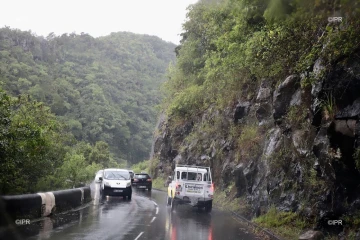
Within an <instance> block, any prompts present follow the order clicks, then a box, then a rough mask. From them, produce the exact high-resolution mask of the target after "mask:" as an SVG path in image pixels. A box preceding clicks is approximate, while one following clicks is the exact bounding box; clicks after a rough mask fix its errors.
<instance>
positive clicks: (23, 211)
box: [0, 187, 91, 226]
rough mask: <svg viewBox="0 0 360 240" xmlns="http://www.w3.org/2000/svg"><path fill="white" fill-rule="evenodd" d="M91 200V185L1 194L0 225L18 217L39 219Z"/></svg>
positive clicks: (12, 221)
mask: <svg viewBox="0 0 360 240" xmlns="http://www.w3.org/2000/svg"><path fill="white" fill-rule="evenodd" d="M90 201H91V189H90V187H81V188H74V189H67V190H60V191H53V192H45V193H34V194H23V195H12V196H0V212H1V214H0V226H4V225H8V224H10V223H14V221H16V220H17V219H30V220H31V219H37V218H41V217H47V216H50V215H52V214H56V213H61V212H64V211H67V210H70V209H74V208H76V207H79V206H81V205H82V204H85V203H88V202H90Z"/></svg>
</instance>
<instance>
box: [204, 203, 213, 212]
mask: <svg viewBox="0 0 360 240" xmlns="http://www.w3.org/2000/svg"><path fill="white" fill-rule="evenodd" d="M211 210H212V202H209V203H208V204H206V206H205V211H206V212H211Z"/></svg>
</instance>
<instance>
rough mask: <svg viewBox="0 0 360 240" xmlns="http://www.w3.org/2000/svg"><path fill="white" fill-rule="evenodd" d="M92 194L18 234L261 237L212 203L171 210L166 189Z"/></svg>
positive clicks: (34, 239)
mask: <svg viewBox="0 0 360 240" xmlns="http://www.w3.org/2000/svg"><path fill="white" fill-rule="evenodd" d="M96 188H98V186H96ZM94 198H95V200H94V202H93V203H91V204H89V205H88V206H86V207H84V208H82V209H80V210H76V211H71V212H68V213H66V214H61V215H57V216H56V217H53V218H46V219H45V220H41V221H37V222H32V223H31V224H30V225H27V226H21V227H17V229H16V232H17V233H18V235H17V236H18V238H17V239H31V240H42V239H55V240H57V239H59V240H60V239H69V240H70V239H96V240H97V239H108V240H110V239H126V240H127V239H134V240H142V239H151V240H152V239H154V240H155V239H156V240H164V239H169V240H181V239H185V240H192V239H204V240H215V239H221V240H226V239H229V240H230V239H238V240H241V239H243V240H254V239H260V238H256V237H255V236H254V235H253V234H252V233H251V232H250V231H248V230H247V228H246V224H244V223H241V222H240V221H239V220H237V219H235V218H234V217H232V216H231V215H230V214H227V213H224V212H222V211H220V210H217V209H216V208H213V211H212V212H211V213H206V212H205V211H203V210H198V209H197V208H191V207H189V206H185V205H182V206H178V207H177V209H176V210H175V211H173V212H171V210H170V207H168V206H166V203H165V198H166V193H164V192H161V191H157V190H152V192H148V191H133V197H132V200H131V201H128V200H125V199H123V198H122V197H107V198H106V199H101V198H100V196H99V193H98V192H96V191H95V196H94ZM24 236H26V237H24Z"/></svg>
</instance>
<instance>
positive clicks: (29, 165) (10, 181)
mask: <svg viewBox="0 0 360 240" xmlns="http://www.w3.org/2000/svg"><path fill="white" fill-rule="evenodd" d="M174 48H175V45H174V44H171V43H166V42H164V41H162V40H161V39H159V38H157V37H151V36H147V35H136V34H132V33H127V32H123V33H112V34H111V35H110V36H106V37H100V38H93V37H91V36H90V35H88V34H84V33H82V34H80V35H77V34H73V33H72V34H63V35H61V36H55V35H54V34H49V36H47V37H46V38H44V37H38V36H35V35H33V34H32V33H31V32H24V31H20V30H14V29H10V28H8V27H6V28H1V29H0V84H1V89H2V90H1V91H0V138H1V139H0V142H1V143H0V156H1V162H0V194H23V193H32V192H36V191H47V190H56V189H61V188H72V187H78V186H81V185H84V184H86V183H89V182H90V181H91V180H93V178H94V176H95V173H96V171H98V170H99V169H102V168H107V167H127V166H128V165H129V164H131V163H136V162H139V161H142V160H143V159H146V158H147V156H148V154H149V152H150V146H151V139H152V137H151V136H152V132H153V127H154V126H155V123H156V114H157V110H156V109H155V105H157V104H158V103H160V99H161V94H159V93H160V92H159V87H160V84H161V83H162V82H163V81H164V77H165V72H166V69H167V67H168V64H169V63H170V62H171V61H172V60H174V57H175V54H174V52H173V51H174ZM140 165H141V164H140ZM140 165H139V166H140ZM141 170H143V169H141Z"/></svg>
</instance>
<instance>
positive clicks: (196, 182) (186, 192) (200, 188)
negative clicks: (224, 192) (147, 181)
mask: <svg viewBox="0 0 360 240" xmlns="http://www.w3.org/2000/svg"><path fill="white" fill-rule="evenodd" d="M171 178H172V182H171V183H170V184H169V186H168V194H167V201H166V202H167V205H171V209H172V210H173V209H174V208H175V207H176V205H178V204H189V205H191V206H193V207H198V208H205V210H206V211H207V212H210V211H211V209H212V201H213V194H214V185H213V183H212V178H211V171H210V167H200V166H189V165H176V167H175V170H174V175H173V176H172V177H171Z"/></svg>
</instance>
